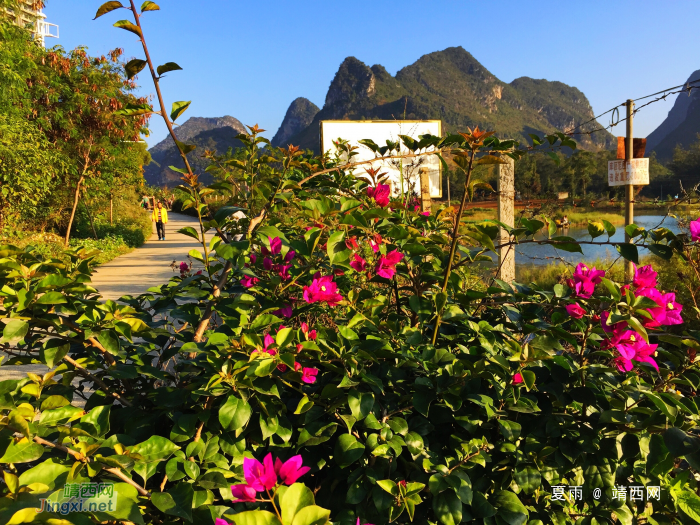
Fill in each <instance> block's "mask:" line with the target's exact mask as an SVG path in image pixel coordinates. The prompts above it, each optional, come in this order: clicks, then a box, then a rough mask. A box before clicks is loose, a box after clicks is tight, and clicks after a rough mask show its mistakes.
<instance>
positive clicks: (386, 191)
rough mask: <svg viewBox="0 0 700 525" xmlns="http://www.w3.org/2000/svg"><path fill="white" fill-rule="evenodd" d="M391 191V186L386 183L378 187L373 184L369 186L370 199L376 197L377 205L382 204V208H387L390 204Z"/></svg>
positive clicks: (368, 194)
mask: <svg viewBox="0 0 700 525" xmlns="http://www.w3.org/2000/svg"><path fill="white" fill-rule="evenodd" d="M390 193H391V188H390V187H389V186H387V185H386V184H380V185H379V186H377V187H376V188H373V187H371V186H370V187H369V188H367V196H368V197H369V198H370V199H374V202H376V203H377V205H379V206H381V207H382V208H385V207H387V206H388V205H389V196H390Z"/></svg>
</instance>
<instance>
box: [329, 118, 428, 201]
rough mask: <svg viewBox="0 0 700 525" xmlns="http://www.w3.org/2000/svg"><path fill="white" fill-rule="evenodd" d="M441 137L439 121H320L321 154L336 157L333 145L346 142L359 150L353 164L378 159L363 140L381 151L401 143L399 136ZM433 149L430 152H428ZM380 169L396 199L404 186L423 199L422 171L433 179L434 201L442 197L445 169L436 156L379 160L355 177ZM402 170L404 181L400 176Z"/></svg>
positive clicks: (358, 172)
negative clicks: (387, 144) (370, 168)
mask: <svg viewBox="0 0 700 525" xmlns="http://www.w3.org/2000/svg"><path fill="white" fill-rule="evenodd" d="M427 134H430V135H435V136H438V137H439V136H441V135H442V127H441V122H440V121H439V120H382V121H377V120H374V121H373V120H362V121H352V120H323V121H321V151H322V152H324V153H330V154H331V156H333V155H334V154H335V153H336V148H335V146H334V144H333V143H334V142H337V141H338V139H343V140H347V141H348V142H349V143H350V144H351V145H352V146H357V147H358V149H357V150H355V151H356V152H357V153H358V155H355V156H354V157H353V158H352V161H353V162H358V161H362V160H371V159H373V158H375V156H376V155H375V153H374V152H373V151H372V150H371V149H369V148H368V147H367V146H365V145H363V144H360V143H359V141H360V140H363V139H371V140H373V141H374V143H375V144H377V145H378V146H379V147H382V146H386V141H387V140H389V141H391V142H399V140H400V139H399V135H407V136H409V137H411V138H413V139H416V140H418V137H419V136H420V135H427ZM432 149H434V148H432V147H431V148H429V149H428V151H430V150H432ZM401 152H402V153H410V152H409V150H408V149H406V148H405V147H402V149H401ZM366 167H372V168H374V169H377V168H381V171H382V172H384V173H387V175H388V176H389V177H388V180H387V184H389V185H390V186H391V190H392V194H393V195H400V194H401V190H402V183H403V192H404V194H405V193H414V194H415V195H416V196H418V197H420V173H419V170H420V169H421V168H427V169H428V174H429V175H430V196H431V197H433V198H441V197H442V177H441V173H442V169H441V167H442V165H441V163H440V159H439V158H437V157H436V156H435V155H424V156H421V157H414V158H408V159H403V161H401V160H400V159H389V160H378V161H376V162H372V163H368V164H367V165H361V166H358V167H357V168H355V170H354V173H355V176H357V177H360V178H367V177H366V175H365V168H366ZM402 170H403V180H402V177H401V172H402Z"/></svg>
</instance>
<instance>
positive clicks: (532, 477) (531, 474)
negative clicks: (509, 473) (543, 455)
mask: <svg viewBox="0 0 700 525" xmlns="http://www.w3.org/2000/svg"><path fill="white" fill-rule="evenodd" d="M513 479H515V482H516V483H517V484H518V486H519V487H520V488H521V489H523V491H524V492H525V494H532V493H533V492H535V490H537V489H538V488H539V487H540V486H541V485H542V475H541V474H540V471H539V470H537V468H535V467H532V466H527V467H525V468H521V469H516V470H515V473H514V474H513Z"/></svg>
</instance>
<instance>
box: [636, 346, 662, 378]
mask: <svg viewBox="0 0 700 525" xmlns="http://www.w3.org/2000/svg"><path fill="white" fill-rule="evenodd" d="M658 346H659V345H650V344H649V343H647V342H646V341H644V340H643V339H642V340H641V341H640V342H639V344H638V345H637V347H636V348H635V354H634V360H635V361H639V362H640V363H647V364H650V365H651V366H653V367H654V368H655V369H656V371H657V372H658V371H659V365H658V364H656V361H655V360H654V359H652V356H654V355H656V349H657V347H658Z"/></svg>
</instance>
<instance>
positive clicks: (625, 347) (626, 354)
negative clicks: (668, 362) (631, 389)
mask: <svg viewBox="0 0 700 525" xmlns="http://www.w3.org/2000/svg"><path fill="white" fill-rule="evenodd" d="M611 342H612V343H613V344H614V346H615V350H617V352H618V353H619V354H620V355H619V356H618V357H617V358H615V364H616V365H617V368H618V369H619V370H620V371H625V372H629V371H630V370H631V369H632V363H631V361H633V360H634V361H638V362H640V363H647V364H650V365H651V366H653V367H654V368H655V369H656V370H658V369H659V365H657V364H656V361H654V359H652V357H651V356H653V355H655V354H656V348H657V347H658V345H650V344H649V343H647V342H646V341H645V340H644V338H642V336H641V335H639V334H638V333H637V332H635V331H633V330H626V331H625V332H622V333H621V334H619V335H615V336H613V337H612V339H611Z"/></svg>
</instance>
